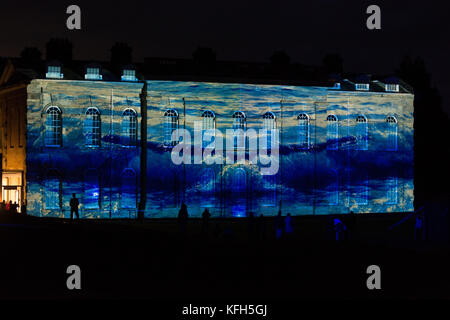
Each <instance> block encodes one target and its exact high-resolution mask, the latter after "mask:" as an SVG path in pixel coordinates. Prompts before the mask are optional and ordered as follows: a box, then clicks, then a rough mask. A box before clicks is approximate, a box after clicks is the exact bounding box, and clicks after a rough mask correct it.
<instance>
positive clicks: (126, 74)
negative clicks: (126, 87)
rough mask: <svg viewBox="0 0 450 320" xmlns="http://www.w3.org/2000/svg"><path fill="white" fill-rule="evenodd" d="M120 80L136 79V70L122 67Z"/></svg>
mask: <svg viewBox="0 0 450 320" xmlns="http://www.w3.org/2000/svg"><path fill="white" fill-rule="evenodd" d="M122 81H138V79H137V78H136V70H133V69H124V70H123V74H122Z"/></svg>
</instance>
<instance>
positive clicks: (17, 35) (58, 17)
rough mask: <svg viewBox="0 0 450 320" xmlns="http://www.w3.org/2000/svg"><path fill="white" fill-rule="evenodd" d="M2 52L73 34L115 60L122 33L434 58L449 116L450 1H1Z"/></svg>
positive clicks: (228, 56)
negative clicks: (375, 14) (374, 12)
mask: <svg viewBox="0 0 450 320" xmlns="http://www.w3.org/2000/svg"><path fill="white" fill-rule="evenodd" d="M2 2H5V3H2V5H1V11H0V56H17V55H19V54H20V51H21V49H22V48H23V47H25V46H37V47H39V48H40V49H41V50H42V51H43V52H44V47H45V42H46V41H47V40H48V39H49V38H50V37H68V38H69V39H70V40H71V41H72V42H73V44H74V56H75V58H77V59H87V60H89V59H94V60H103V59H109V48H110V47H111V45H112V44H113V43H114V42H116V41H125V42H128V43H129V44H130V45H131V46H132V47H133V48H134V54H133V55H134V60H135V61H141V60H142V59H143V58H144V57H146V56H167V57H186V58H187V57H191V54H192V52H193V51H194V49H195V48H196V47H197V46H209V47H212V48H214V49H215V50H216V52H217V57H218V59H220V60H249V61H268V58H269V57H270V55H271V53H272V52H273V51H274V50H275V49H283V50H285V51H286V52H287V53H288V54H289V55H290V56H291V60H292V61H294V62H302V63H305V64H316V65H317V64H320V63H321V60H322V58H323V56H324V54H325V53H327V52H338V53H340V54H341V55H342V56H343V57H344V68H345V70H346V71H350V72H361V73H363V72H367V73H392V72H393V71H394V69H395V68H396V67H397V66H398V65H399V62H400V61H401V59H402V57H403V56H404V55H406V54H409V55H411V56H413V57H415V56H420V57H422V58H423V59H424V60H425V63H426V66H427V68H428V70H429V72H430V73H431V74H432V80H433V83H434V84H435V85H436V86H438V88H439V90H440V92H441V95H442V96H443V99H444V101H443V102H444V108H445V110H446V111H447V113H449V114H450V79H449V77H448V76H447V75H448V74H449V72H450V63H449V57H450V36H449V34H450V32H449V31H450V24H449V23H448V22H447V21H448V20H449V11H447V10H446V6H445V4H446V2H445V1H442V2H439V3H438V2H437V1H413V0H411V1H404V0H397V1H392V0H391V1H352V0H346V1H343V0H341V1H335V0H314V1H308V2H305V1H300V0H297V1H281V0H277V1H270V2H262V1H253V2H248V1H244V0H227V1H218V0H208V1H205V0H202V1H188V0H184V1H180V0H178V1H172V0H147V1H137V0H127V1H105V0H100V1H98V0H89V1H85V0H81V1H73V0H71V1H65V0H62V1H61V0H58V1H56V0H55V1H36V0H33V1H18V0H17V1H2ZM70 4H77V5H79V6H80V7H81V10H82V30H80V31H69V30H67V29H66V19H67V17H68V15H67V14H66V8H67V6H69V5H70ZM370 4H377V5H379V6H380V7H381V20H382V29H381V30H376V31H371V30H368V29H367V28H366V19H367V16H368V15H367V14H366V13H365V12H366V8H367V6H369V5H370Z"/></svg>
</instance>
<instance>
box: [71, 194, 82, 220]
mask: <svg viewBox="0 0 450 320" xmlns="http://www.w3.org/2000/svg"><path fill="white" fill-rule="evenodd" d="M69 204H70V220H73V214H74V213H75V215H76V216H77V219H80V216H79V215H78V206H79V205H80V201H78V198H77V197H76V194H75V193H72V198H71V199H70V203H69Z"/></svg>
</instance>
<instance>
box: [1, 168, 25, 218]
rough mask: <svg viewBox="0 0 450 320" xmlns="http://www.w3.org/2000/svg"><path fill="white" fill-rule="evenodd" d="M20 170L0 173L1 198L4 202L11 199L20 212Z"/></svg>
mask: <svg viewBox="0 0 450 320" xmlns="http://www.w3.org/2000/svg"><path fill="white" fill-rule="evenodd" d="M22 187H23V186H22V172H21V171H20V172H5V171H4V172H3V173H2V200H4V201H5V202H6V203H8V202H9V201H11V202H12V203H14V202H15V203H17V204H18V205H19V206H18V208H17V211H18V212H20V209H21V205H22Z"/></svg>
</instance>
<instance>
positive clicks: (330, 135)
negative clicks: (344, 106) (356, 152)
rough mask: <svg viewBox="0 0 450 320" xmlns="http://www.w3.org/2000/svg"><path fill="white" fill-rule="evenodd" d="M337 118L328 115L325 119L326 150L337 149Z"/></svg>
mask: <svg viewBox="0 0 450 320" xmlns="http://www.w3.org/2000/svg"><path fill="white" fill-rule="evenodd" d="M338 130H339V128H338V118H337V116H335V115H334V114H330V115H329V116H328V117H327V149H328V150H337V149H338V138H339V131H338Z"/></svg>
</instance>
